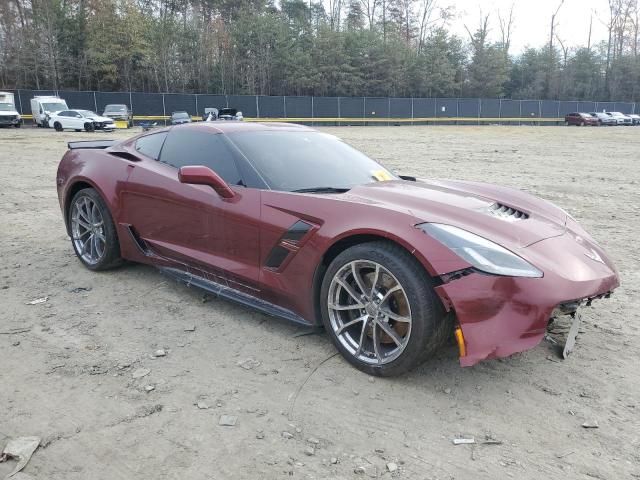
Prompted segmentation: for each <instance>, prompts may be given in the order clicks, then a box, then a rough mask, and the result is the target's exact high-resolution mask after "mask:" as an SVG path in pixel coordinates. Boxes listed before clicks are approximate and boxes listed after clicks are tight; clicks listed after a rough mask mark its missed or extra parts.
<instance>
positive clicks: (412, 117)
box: [411, 97, 414, 125]
mask: <svg viewBox="0 0 640 480" xmlns="http://www.w3.org/2000/svg"><path fill="white" fill-rule="evenodd" d="M413 119H414V116H413V97H411V125H413V123H414V122H413Z"/></svg>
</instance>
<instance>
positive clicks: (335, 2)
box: [329, 0, 342, 32]
mask: <svg viewBox="0 0 640 480" xmlns="http://www.w3.org/2000/svg"><path fill="white" fill-rule="evenodd" d="M341 14H342V0H329V24H330V25H331V30H334V31H336V32H337V31H338V30H340V16H341Z"/></svg>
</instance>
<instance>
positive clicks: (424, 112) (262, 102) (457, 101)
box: [13, 89, 640, 124]
mask: <svg viewBox="0 0 640 480" xmlns="http://www.w3.org/2000/svg"><path fill="white" fill-rule="evenodd" d="M13 92H14V94H15V97H16V106H17V108H18V110H19V112H20V113H21V114H23V115H25V117H26V118H30V117H29V116H30V115H31V106H30V99H31V98H33V97H34V96H36V95H56V94H57V95H58V96H59V97H61V98H64V99H65V100H66V101H67V104H68V105H69V107H70V108H76V109H80V108H82V109H87V110H94V111H97V112H102V111H103V110H104V107H105V105H108V104H110V103H120V104H122V103H124V104H127V105H129V107H130V108H131V109H132V110H133V113H134V116H135V119H136V120H138V121H140V120H160V121H163V120H165V119H166V117H167V116H169V115H171V112H174V111H177V110H184V111H187V112H188V113H189V114H191V115H192V116H195V117H198V116H202V115H203V114H204V109H205V108H207V107H215V108H220V107H233V108H236V109H238V110H240V111H242V112H243V114H244V116H245V117H246V118H247V119H254V118H256V119H257V118H259V119H287V120H289V121H294V122H295V121H297V122H304V123H329V124H331V123H335V124H351V123H354V124H362V123H366V124H369V123H371V124H375V123H383V124H386V123H388V124H396V123H460V124H465V123H472V124H473V123H548V124H554V123H557V122H560V121H562V120H563V119H564V116H565V114H567V113H571V112H594V111H619V112H623V113H639V112H640V104H634V103H627V102H578V101H554V100H510V99H496V98H482V99H478V98H395V97H293V96H261V95H211V94H184V93H140V92H78V91H70V90H60V91H57V92H56V91H51V90H22V89H21V90H13Z"/></svg>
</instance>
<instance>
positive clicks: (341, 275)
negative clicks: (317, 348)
mask: <svg viewBox="0 0 640 480" xmlns="http://www.w3.org/2000/svg"><path fill="white" fill-rule="evenodd" d="M354 271H356V272H358V274H359V280H360V281H359V282H358V281H356V278H355V277H354V275H353V272H354ZM376 271H378V276H377V277H376V273H375V272H376ZM376 279H377V281H376ZM338 280H340V281H338ZM374 282H375V285H374V287H376V289H375V291H376V294H375V295H371V292H372V291H374V290H371V286H372V285H373V284H374ZM394 282H395V283H394ZM345 283H346V284H348V285H349V286H350V289H351V292H352V293H353V294H356V295H358V294H359V295H361V294H362V291H363V290H365V293H366V294H367V297H368V298H363V297H362V296H360V300H358V301H356V300H355V298H354V297H353V296H352V294H350V293H349V292H348V290H347V289H346V288H345V287H343V285H344V284H345ZM360 285H362V286H363V287H364V288H360ZM396 286H399V287H400V289H401V290H399V291H394V289H395V287H396ZM380 301H381V302H382V303H380ZM330 305H332V306H334V307H351V308H349V309H344V308H330ZM360 307H364V308H360ZM320 310H321V313H322V322H323V324H324V327H325V329H326V330H327V333H328V334H329V336H330V337H331V340H332V342H333V344H334V345H335V346H336V348H337V349H338V351H339V352H340V353H341V354H342V356H343V357H345V359H346V360H347V361H348V362H349V363H351V364H352V365H353V366H355V367H356V368H357V369H359V370H361V371H363V372H365V373H368V374H369V375H376V376H381V377H391V376H396V375H401V374H403V373H405V372H407V371H409V370H411V369H412V368H414V367H416V366H417V365H419V364H421V363H422V362H424V361H425V360H427V359H428V358H429V357H430V356H431V355H432V354H433V353H434V352H435V351H436V350H437V349H438V348H439V347H441V346H442V345H443V344H444V343H445V342H446V340H447V338H448V337H449V336H450V335H451V334H452V332H453V325H452V319H451V316H447V315H445V311H444V308H443V306H442V303H441V301H440V299H439V298H438V296H437V295H436V293H435V291H434V287H433V282H432V280H431V278H430V277H429V276H428V275H427V273H426V272H425V270H424V268H423V267H422V265H421V264H420V263H419V262H418V261H417V260H416V259H415V257H413V256H412V255H411V254H409V252H407V251H406V250H404V249H403V248H402V247H400V246H399V245H396V244H394V243H391V242H386V241H376V242H368V243H363V244H360V245H356V246H353V247H351V248H349V249H347V250H345V251H343V252H342V253H340V254H339V255H338V256H337V257H336V258H335V259H334V260H333V261H332V262H331V264H330V265H329V267H328V269H327V271H326V272H325V275H324V277H323V280H322V286H321V289H320ZM383 312H389V313H391V314H392V315H393V316H394V317H395V318H396V319H398V320H395V319H393V318H391V317H390V316H387V315H385V314H384V313H383ZM363 317H364V318H366V320H364V321H366V322H367V323H366V325H365V324H364V321H363V320H361V319H362V318H363ZM401 318H402V319H403V320H402V321H399V319H401ZM407 320H409V321H408V322H407ZM388 332H390V333H388ZM392 335H393V336H392ZM376 339H377V341H376ZM361 340H362V341H361ZM398 340H399V342H398ZM376 345H377V348H376Z"/></svg>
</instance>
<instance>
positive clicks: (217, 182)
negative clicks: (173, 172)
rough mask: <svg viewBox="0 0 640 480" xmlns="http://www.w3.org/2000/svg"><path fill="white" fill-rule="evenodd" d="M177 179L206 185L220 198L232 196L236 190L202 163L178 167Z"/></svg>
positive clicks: (181, 181)
mask: <svg viewBox="0 0 640 480" xmlns="http://www.w3.org/2000/svg"><path fill="white" fill-rule="evenodd" d="M178 179H179V180H180V183H191V184H194V185H208V186H210V187H211V188H213V189H214V190H215V191H216V193H217V194H218V195H220V196H221V197H222V198H233V197H234V196H235V195H236V192H234V191H233V190H232V189H231V187H229V185H227V182H225V181H224V180H223V179H222V177H220V175H218V174H217V173H216V172H214V171H213V170H211V169H210V168H209V167H205V166H203V165H189V166H184V167H180V170H178Z"/></svg>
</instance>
